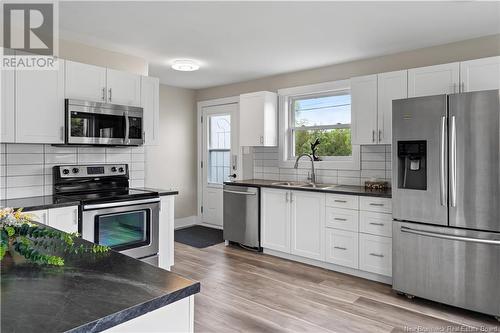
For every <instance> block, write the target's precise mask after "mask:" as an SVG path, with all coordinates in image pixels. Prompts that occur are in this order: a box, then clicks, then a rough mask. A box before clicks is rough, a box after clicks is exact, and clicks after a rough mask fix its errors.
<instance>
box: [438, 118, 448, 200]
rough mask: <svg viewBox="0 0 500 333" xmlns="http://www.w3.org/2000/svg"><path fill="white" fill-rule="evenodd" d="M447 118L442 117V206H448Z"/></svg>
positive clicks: (440, 177)
mask: <svg viewBox="0 0 500 333" xmlns="http://www.w3.org/2000/svg"><path fill="white" fill-rule="evenodd" d="M446 134H447V133H446V117H445V116H443V117H441V147H440V161H439V162H440V163H439V188H440V190H441V206H446V205H447V202H446V136H447V135H446Z"/></svg>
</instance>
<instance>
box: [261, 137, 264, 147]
mask: <svg viewBox="0 0 500 333" xmlns="http://www.w3.org/2000/svg"><path fill="white" fill-rule="evenodd" d="M260 144H261V145H263V144H264V137H263V136H261V137H260Z"/></svg>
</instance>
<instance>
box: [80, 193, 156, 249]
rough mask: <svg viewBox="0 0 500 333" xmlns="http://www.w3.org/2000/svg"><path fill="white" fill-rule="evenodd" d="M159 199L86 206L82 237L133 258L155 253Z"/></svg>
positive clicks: (83, 214) (83, 215)
mask: <svg viewBox="0 0 500 333" xmlns="http://www.w3.org/2000/svg"><path fill="white" fill-rule="evenodd" d="M159 214H160V199H159V198H154V199H144V200H136V201H127V202H114V203H107V204H96V205H86V206H84V207H83V213H82V237H83V239H86V240H88V241H91V242H94V243H97V244H101V245H107V246H109V247H111V248H112V249H113V250H115V251H119V252H121V253H123V254H126V255H128V256H131V257H134V258H144V257H149V256H152V255H155V254H157V253H158V227H159Z"/></svg>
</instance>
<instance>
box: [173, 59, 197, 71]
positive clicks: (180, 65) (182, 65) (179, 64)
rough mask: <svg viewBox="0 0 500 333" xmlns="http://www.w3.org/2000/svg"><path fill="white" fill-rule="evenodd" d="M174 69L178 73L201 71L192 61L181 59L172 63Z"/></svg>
mask: <svg viewBox="0 0 500 333" xmlns="http://www.w3.org/2000/svg"><path fill="white" fill-rule="evenodd" d="M172 68H173V69H175V70H176V71H182V72H192V71H196V70H198V69H200V65H199V64H198V63H197V62H196V61H194V60H190V59H179V60H174V61H173V62H172Z"/></svg>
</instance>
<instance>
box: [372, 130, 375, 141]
mask: <svg viewBox="0 0 500 333" xmlns="http://www.w3.org/2000/svg"><path fill="white" fill-rule="evenodd" d="M372 142H375V130H373V131H372Z"/></svg>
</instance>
